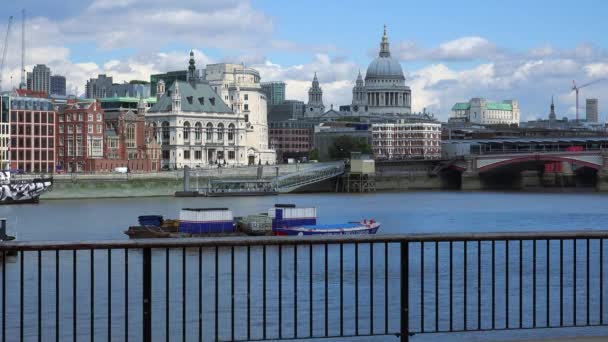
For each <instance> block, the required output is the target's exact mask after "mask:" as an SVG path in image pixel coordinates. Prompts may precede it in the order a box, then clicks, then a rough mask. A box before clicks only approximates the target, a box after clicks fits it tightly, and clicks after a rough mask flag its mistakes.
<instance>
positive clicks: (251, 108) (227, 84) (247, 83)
mask: <svg viewBox="0 0 608 342" xmlns="http://www.w3.org/2000/svg"><path fill="white" fill-rule="evenodd" d="M190 60H191V62H193V61H194V60H193V55H192V54H191V56H190ZM191 65H192V64H191ZM189 71H190V74H191V76H190V77H194V78H195V77H197V76H196V75H197V73H196V71H195V69H193V70H189ZM202 75H203V78H204V81H205V82H207V83H208V84H209V86H210V87H211V88H212V89H213V91H214V92H215V93H216V94H217V95H218V96H219V98H220V100H221V101H223V102H224V103H226V105H227V106H228V107H229V108H230V109H231V110H232V111H233V112H234V114H237V115H239V116H242V117H243V118H244V120H245V129H246V134H245V136H244V138H245V141H243V143H244V144H245V145H246V146H247V158H248V162H249V161H251V160H253V162H254V163H255V164H274V163H275V162H276V152H275V151H274V150H272V149H271V148H270V147H269V139H268V105H267V100H266V95H265V94H264V92H263V91H262V86H261V84H260V74H259V72H258V71H257V70H255V69H252V68H247V67H244V66H243V65H241V64H231V63H220V64H209V65H207V67H206V68H205V70H204V72H203V73H202Z"/></svg>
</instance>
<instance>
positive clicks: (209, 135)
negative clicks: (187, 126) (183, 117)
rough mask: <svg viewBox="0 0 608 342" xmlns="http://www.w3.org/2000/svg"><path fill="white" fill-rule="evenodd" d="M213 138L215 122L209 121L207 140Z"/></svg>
mask: <svg viewBox="0 0 608 342" xmlns="http://www.w3.org/2000/svg"><path fill="white" fill-rule="evenodd" d="M211 140H213V124H212V123H211V122H209V123H207V141H211Z"/></svg>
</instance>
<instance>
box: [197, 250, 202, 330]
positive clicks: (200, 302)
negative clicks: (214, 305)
mask: <svg viewBox="0 0 608 342" xmlns="http://www.w3.org/2000/svg"><path fill="white" fill-rule="evenodd" d="M198 341H199V342H203V248H202V247H199V248H198Z"/></svg>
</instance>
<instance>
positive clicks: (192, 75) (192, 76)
mask: <svg viewBox="0 0 608 342" xmlns="http://www.w3.org/2000/svg"><path fill="white" fill-rule="evenodd" d="M188 64H189V65H188V81H190V82H193V81H195V80H196V66H195V62H194V51H193V50H190V61H189V62H188Z"/></svg>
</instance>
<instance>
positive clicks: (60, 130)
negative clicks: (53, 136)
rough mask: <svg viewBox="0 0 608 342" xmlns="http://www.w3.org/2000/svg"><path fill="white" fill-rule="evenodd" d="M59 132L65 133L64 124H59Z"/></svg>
mask: <svg viewBox="0 0 608 342" xmlns="http://www.w3.org/2000/svg"><path fill="white" fill-rule="evenodd" d="M59 134H63V125H61V126H59Z"/></svg>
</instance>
